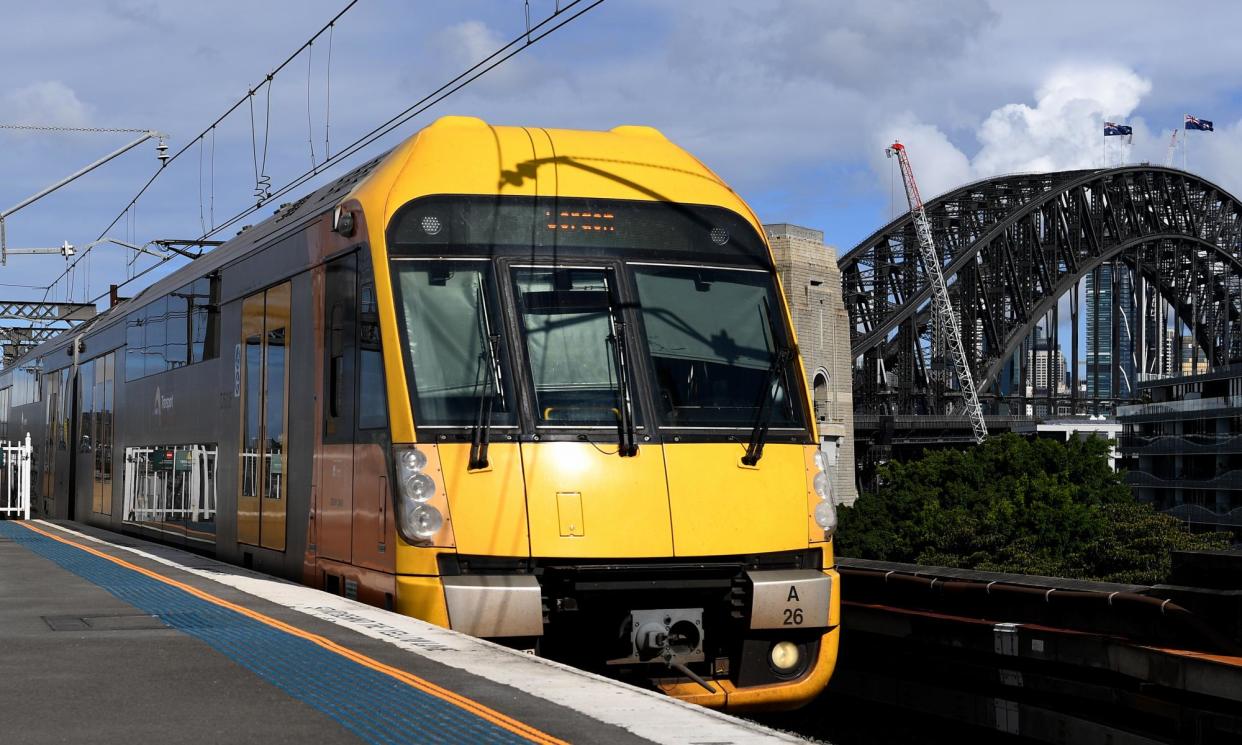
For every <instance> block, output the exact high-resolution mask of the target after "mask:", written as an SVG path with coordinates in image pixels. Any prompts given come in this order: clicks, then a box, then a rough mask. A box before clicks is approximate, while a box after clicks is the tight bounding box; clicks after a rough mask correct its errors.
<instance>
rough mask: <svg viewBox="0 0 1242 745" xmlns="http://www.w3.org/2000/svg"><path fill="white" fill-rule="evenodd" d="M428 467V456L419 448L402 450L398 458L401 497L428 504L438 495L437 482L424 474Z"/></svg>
mask: <svg viewBox="0 0 1242 745" xmlns="http://www.w3.org/2000/svg"><path fill="white" fill-rule="evenodd" d="M426 467H427V454H426V453H424V452H423V451H421V450H419V449H418V448H409V449H408V450H402V451H401V452H400V453H398V456H397V470H398V471H399V473H398V474H397V476H398V481H397V483H398V484H400V485H401V496H402V497H403V498H405V499H409V500H413V501H415V502H426V501H427V500H428V499H431V497H432V496H433V495H435V493H436V482H434V481H432V480H431V477H430V476H428V475H427V474H425V473H423V469H424V468H426Z"/></svg>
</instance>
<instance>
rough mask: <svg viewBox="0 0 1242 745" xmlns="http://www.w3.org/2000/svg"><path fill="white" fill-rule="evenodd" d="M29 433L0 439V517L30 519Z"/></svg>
mask: <svg viewBox="0 0 1242 745" xmlns="http://www.w3.org/2000/svg"><path fill="white" fill-rule="evenodd" d="M30 455H31V447H30V433H29V432H27V433H26V439H25V440H24V441H23V440H18V441H17V442H10V441H8V440H2V441H0V519H10V520H29V519H30V463H31V457H30Z"/></svg>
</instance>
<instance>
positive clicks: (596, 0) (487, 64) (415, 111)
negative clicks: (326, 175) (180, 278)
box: [200, 0, 604, 240]
mask: <svg viewBox="0 0 1242 745" xmlns="http://www.w3.org/2000/svg"><path fill="white" fill-rule="evenodd" d="M586 2H588V0H574V1H573V2H571V3H568V4H567V5H565V7H563V8H561V9H560V11H559V12H560V13H566V12H568V11H569V10H570V9H571V8H573V7H574V6H577V5H580V4H582V3H586ZM603 2H604V0H593V1H592V2H590V3H589V4H588V5H587V6H586V7H585V8H582V9H581V10H579V11H578V12H577V13H574V14H573V15H572V16H570V17H568V18H566V19H564V20H563V21H561V22H560V23H557V24H556V25H554V26H551V27H549V28H548V29H547V30H545V31H543V32H542V33H540V34H538V35H533V36H531V40H530V45H533V44H535V43H537V42H539V41H540V40H542V39H544V38H546V37H547V36H549V35H550V34H552V33H553V32H555V31H556V30H557V29H560V28H562V27H563V26H565V25H566V24H568V23H570V22H572V21H573V20H575V19H577V18H578V17H580V16H582V15H583V14H584V13H586V12H588V11H590V10H591V9H593V8H595V7H596V6H598V5H601V4H602V3H603ZM556 17H557V16H556V14H555V13H554V14H553V15H550V16H548V17H547V18H546V19H544V20H543V21H541V22H540V23H538V24H536V25H534V26H532V27H531V32H532V34H533V33H534V32H536V31H538V30H539V29H540V28H541V27H543V26H545V25H547V24H548V23H550V22H551V21H552V20H554V19H555V18H556ZM525 39H526V34H525V33H523V34H522V35H520V36H517V37H515V38H514V39H513V40H512V41H510V42H509V43H508V44H505V45H503V46H501V47H500V48H498V49H497V50H496V51H495V52H493V53H492V54H490V55H488V56H487V57H485V58H484V59H483V60H481V61H479V62H478V63H476V64H474V65H473V66H471V67H470V68H468V69H467V70H466V71H464V72H462V73H461V74H459V75H458V76H457V77H455V78H453V79H452V80H450V81H449V82H447V83H445V84H444V85H442V86H440V87H439V88H437V89H436V90H434V91H432V92H431V93H429V94H427V95H426V96H424V97H423V98H421V99H419V100H418V101H416V102H415V103H414V104H412V105H410V106H409V107H408V108H406V109H405V110H403V111H402V112H400V113H399V114H397V115H395V116H393V117H392V118H390V119H389V120H388V121H386V122H384V123H383V124H381V125H379V126H378V127H376V128H374V129H372V130H371V131H370V132H368V133H367V134H365V135H362V136H361V137H359V138H357V139H356V140H354V141H353V142H351V143H350V144H349V145H347V146H346V147H345V148H344V149H342V150H340V151H338V152H337V154H336V155H333V156H332V157H330V158H328V159H327V160H324V161H322V162H321V163H320V164H319V167H318V168H315V169H311V170H308V171H306V172H304V173H302V174H301V175H299V176H297V177H295V178H294V179H292V180H291V181H289V182H288V183H286V184H285V185H284V186H282V187H280V188H279V189H277V190H276V191H273V192H272V193H271V195H270V196H269V198H268V200H267V201H271V200H272V199H276V198H278V197H281V196H284V195H285V194H286V193H288V192H289V191H291V190H293V189H296V188H297V187H299V186H301V185H302V184H304V183H306V182H307V181H309V180H310V179H312V178H314V177H315V176H317V175H318V174H319V173H321V172H322V171H324V170H326V169H327V168H328V167H330V166H332V165H335V164H336V163H337V162H339V161H340V160H342V159H344V158H348V157H349V156H351V155H353V154H354V153H356V152H358V151H359V150H361V149H363V148H365V147H367V146H368V145H370V144H372V143H373V142H375V141H376V140H378V139H380V138H381V137H383V136H385V135H387V134H388V133H390V132H392V130H394V129H396V128H397V127H399V126H401V125H402V124H404V123H405V122H407V121H409V120H410V119H412V118H414V117H416V116H418V115H419V114H421V113H423V112H425V111H426V110H427V109H429V108H431V107H432V106H434V105H435V104H437V103H439V102H440V101H442V100H444V99H445V98H447V97H448V96H450V95H452V94H453V93H456V92H457V91H459V90H461V89H462V88H464V87H465V86H467V85H469V84H470V83H472V82H474V81H475V80H477V79H478V78H480V77H482V76H483V75H485V74H487V73H488V72H490V71H491V70H493V69H495V68H496V67H499V66H500V65H501V64H503V63H505V62H506V61H508V60H509V59H510V58H512V57H514V56H516V55H517V54H519V53H521V52H522V51H523V50H524V49H526V47H527V46H529V45H522V44H521V42H523V41H524V40H525ZM515 47H516V48H515ZM262 206H263V205H262V204H256V205H254V206H251V207H247V208H246V209H244V210H242V211H241V212H238V213H237V214H235V215H233V216H232V217H231V218H229V219H228V220H226V221H224V222H222V223H220V224H219V225H218V226H216V227H215V229H213V230H212V231H211V232H209V233H207V234H205V235H203V236H200V240H202V239H206V238H210V237H211V236H212V235H214V234H216V233H218V232H219V231H221V230H224V229H226V228H229V227H231V226H233V225H236V224H237V223H238V222H239V221H241V220H243V219H245V218H246V217H248V216H249V215H251V214H254V212H256V211H257V210H259V209H261V208H262Z"/></svg>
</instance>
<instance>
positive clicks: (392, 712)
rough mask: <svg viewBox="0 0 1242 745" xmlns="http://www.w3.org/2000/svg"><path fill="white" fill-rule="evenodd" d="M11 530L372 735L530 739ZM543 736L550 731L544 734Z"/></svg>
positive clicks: (297, 640) (310, 645)
mask: <svg viewBox="0 0 1242 745" xmlns="http://www.w3.org/2000/svg"><path fill="white" fill-rule="evenodd" d="M0 535H2V536H4V537H6V538H10V539H12V540H14V541H16V542H18V543H20V544H21V545H23V546H24V547H26V548H28V549H30V550H31V551H33V552H35V553H37V554H39V555H40V556H43V557H44V558H47V559H49V560H51V561H53V562H55V563H56V564H58V565H60V566H61V567H63V568H65V569H66V570H68V571H70V572H73V573H74V574H76V575H78V576H79V577H82V578H83V579H85V580H87V581H89V582H91V583H93V584H95V585H98V586H99V587H102V588H103V589H105V590H107V591H108V592H110V593H112V594H113V595H115V596H116V597H117V598H119V599H121V600H123V601H125V602H126V603H129V604H130V605H133V606H134V607H136V608H138V609H140V610H142V611H145V612H147V613H150V614H151V615H153V616H157V617H159V618H160V619H162V620H163V621H164V622H165V623H167V624H168V625H169V626H171V627H173V628H175V629H178V630H180V631H182V632H184V633H186V634H189V635H191V636H194V637H196V638H198V639H201V640H202V641H203V642H205V643H207V644H208V645H210V646H211V647H212V648H213V649H215V650H217V651H218V652H220V653H221V654H223V655H225V656H226V657H228V658H229V659H231V660H233V661H234V662H236V663H237V664H239V665H241V666H242V667H245V668H246V669H248V670H250V671H252V672H253V673H255V674H256V675H258V676H259V677H261V678H263V679H264V680H266V681H267V682H269V683H271V684H272V685H275V686H276V687H278V688H280V689H281V690H283V691H284V692H286V693H287V694H289V695H290V696H292V697H294V698H296V699H298V700H300V701H303V702H304V703H306V704H308V705H310V706H313V707H314V708H316V709H318V710H319V711H322V712H323V713H325V714H327V715H328V716H330V717H332V718H333V719H335V720H336V721H338V722H340V723H341V725H342V726H344V727H345V728H346V729H348V730H349V731H350V732H352V733H354V734H355V735H357V736H358V737H359V738H361V739H362V740H363V741H365V742H368V743H411V742H415V743H471V744H472V745H473V744H476V743H527V742H550V741H553V739H552V738H551V737H548V736H546V735H544V736H543V737H538V736H536V737H530V738H528V737H523V736H521V735H519V734H517V733H515V732H511V731H509V730H507V729H505V728H503V727H500V726H498V725H497V724H494V723H492V722H490V721H487V720H486V719H484V718H482V717H480V716H478V715H476V714H474V713H472V712H469V711H466V710H465V709H462V708H461V707H459V706H457V705H456V704H454V703H452V702H450V701H446V700H445V699H442V698H439V697H437V696H435V695H432V694H430V693H427V692H425V691H422V690H419V689H417V688H414V687H412V686H410V685H407V684H405V683H403V682H401V681H400V680H397V679H395V678H393V677H392V676H390V675H386V674H384V673H382V672H379V671H377V670H373V669H371V668H368V667H366V666H364V665H362V664H359V663H357V662H354V661H353V660H350V659H348V658H346V657H344V656H342V655H339V654H336V653H333V652H331V651H329V650H327V649H324V648H323V647H321V646H319V645H317V644H315V643H314V642H312V641H309V640H307V639H303V638H301V637H298V636H294V635H292V634H289V633H286V632H283V631H280V630H279V629H276V628H273V627H271V626H268V625H266V624H264V623H261V622H259V621H257V620H254V619H252V618H249V617H247V616H245V615H242V614H241V613H238V612H235V611H232V610H230V609H228V608H224V607H221V606H218V605H215V604H213V603H211V602H208V601H206V600H203V599H201V598H198V597H195V596H194V595H191V594H190V593H188V592H186V591H184V590H181V589H179V588H177V587H174V586H171V585H168V584H165V583H163V582H160V581H158V580H155V579H152V578H150V577H147V576H145V575H143V574H141V573H139V572H137V571H134V570H131V569H127V568H125V567H123V566H121V565H119V564H116V563H114V562H112V561H108V560H107V559H103V558H100V557H98V556H95V555H93V554H91V553H88V552H87V551H86V550H84V549H80V548H75V547H73V546H71V545H67V544H65V543H61V542H59V541H56V540H53V539H51V538H48V537H46V536H44V535H41V534H39V533H36V532H34V531H32V530H28V529H25V528H22V527H18V526H17V525H16V524H14V523H12V522H8V521H0ZM539 734H542V733H539Z"/></svg>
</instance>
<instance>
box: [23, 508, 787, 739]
mask: <svg viewBox="0 0 1242 745" xmlns="http://www.w3.org/2000/svg"><path fill="white" fill-rule="evenodd" d="M0 700H3V701H4V711H5V715H4V717H3V719H2V722H3V723H2V724H0V727H2V730H0V741H3V742H5V743H21V744H25V743H37V744H42V743H77V742H90V743H92V745H111V744H113V743H115V744H116V745H122V744H124V745H130V744H131V743H134V742H179V743H199V742H201V743H213V744H214V743H220V742H232V743H251V742H254V743H258V742H262V743H265V744H267V743H273V744H275V743H306V742H315V743H356V742H360V741H361V742H368V743H407V742H409V743H433V742H438V743H466V742H468V743H490V742H522V743H525V742H536V743H557V742H581V743H596V742H598V743H687V744H690V745H725V744H726V743H737V744H741V743H777V742H786V743H788V742H802V740H801V739H800V738H798V737H795V736H793V735H789V734H785V733H781V732H777V731H774V730H770V729H765V728H763V727H760V726H759V725H756V724H754V723H751V722H747V721H744V720H739V719H736V718H733V717H730V716H727V715H724V714H720V713H718V712H713V711H710V710H707V709H703V708H701V707H696V706H692V705H689V704H683V703H681V702H678V701H675V700H672V699H669V698H667V697H665V696H662V695H660V694H658V693H655V692H651V691H644V690H640V689H637V688H634V687H632V686H628V685H625V684H622V683H618V682H616V681H612V680H608V679H606V678H602V677H599V676H596V675H593V674H590V673H586V672H582V671H580V670H576V669H573V668H570V667H567V666H564V665H561V664H558V663H555V662H551V661H549V660H544V659H541V658H537V657H533V656H530V655H526V654H523V653H521V652H516V651H513V650H510V649H507V648H504V647H500V646H498V645H495V644H490V643H488V642H484V641H481V640H478V639H474V638H471V637H467V636H464V635H461V634H457V633H455V632H452V631H449V630H447V629H442V628H439V627H437V626H433V625H431V624H427V623H424V622H422V621H418V620H416V619H413V618H409V617H406V616H401V615H398V614H395V613H391V612H387V611H383V610H380V609H377V608H373V607H371V606H367V605H362V604H360V603H357V602H354V601H351V600H348V599H346V598H343V597H340V596H336V595H330V594H327V593H324V592H320V591H318V590H313V589H311V588H307V587H303V586H300V585H296V584H292V583H289V582H285V581H282V580H278V579H274V578H272V577H267V576H264V575H260V574H257V573H255V572H251V571H248V570H245V569H242V568H239V567H235V566H232V565H229V564H224V563H222V562H219V561H216V560H214V559H210V558H206V557H202V556H198V555H196V554H191V553H187V552H184V551H181V550H178V549H175V548H171V547H167V546H161V545H158V544H153V543H149V542H146V541H142V540H140V539H137V538H133V537H130V536H120V535H117V534H113V533H108V532H105V531H101V530H96V529H93V528H87V527H85V526H81V525H78V524H74V523H67V524H53V523H49V522H45V521H31V522H28V523H19V522H7V521H5V522H0Z"/></svg>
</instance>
